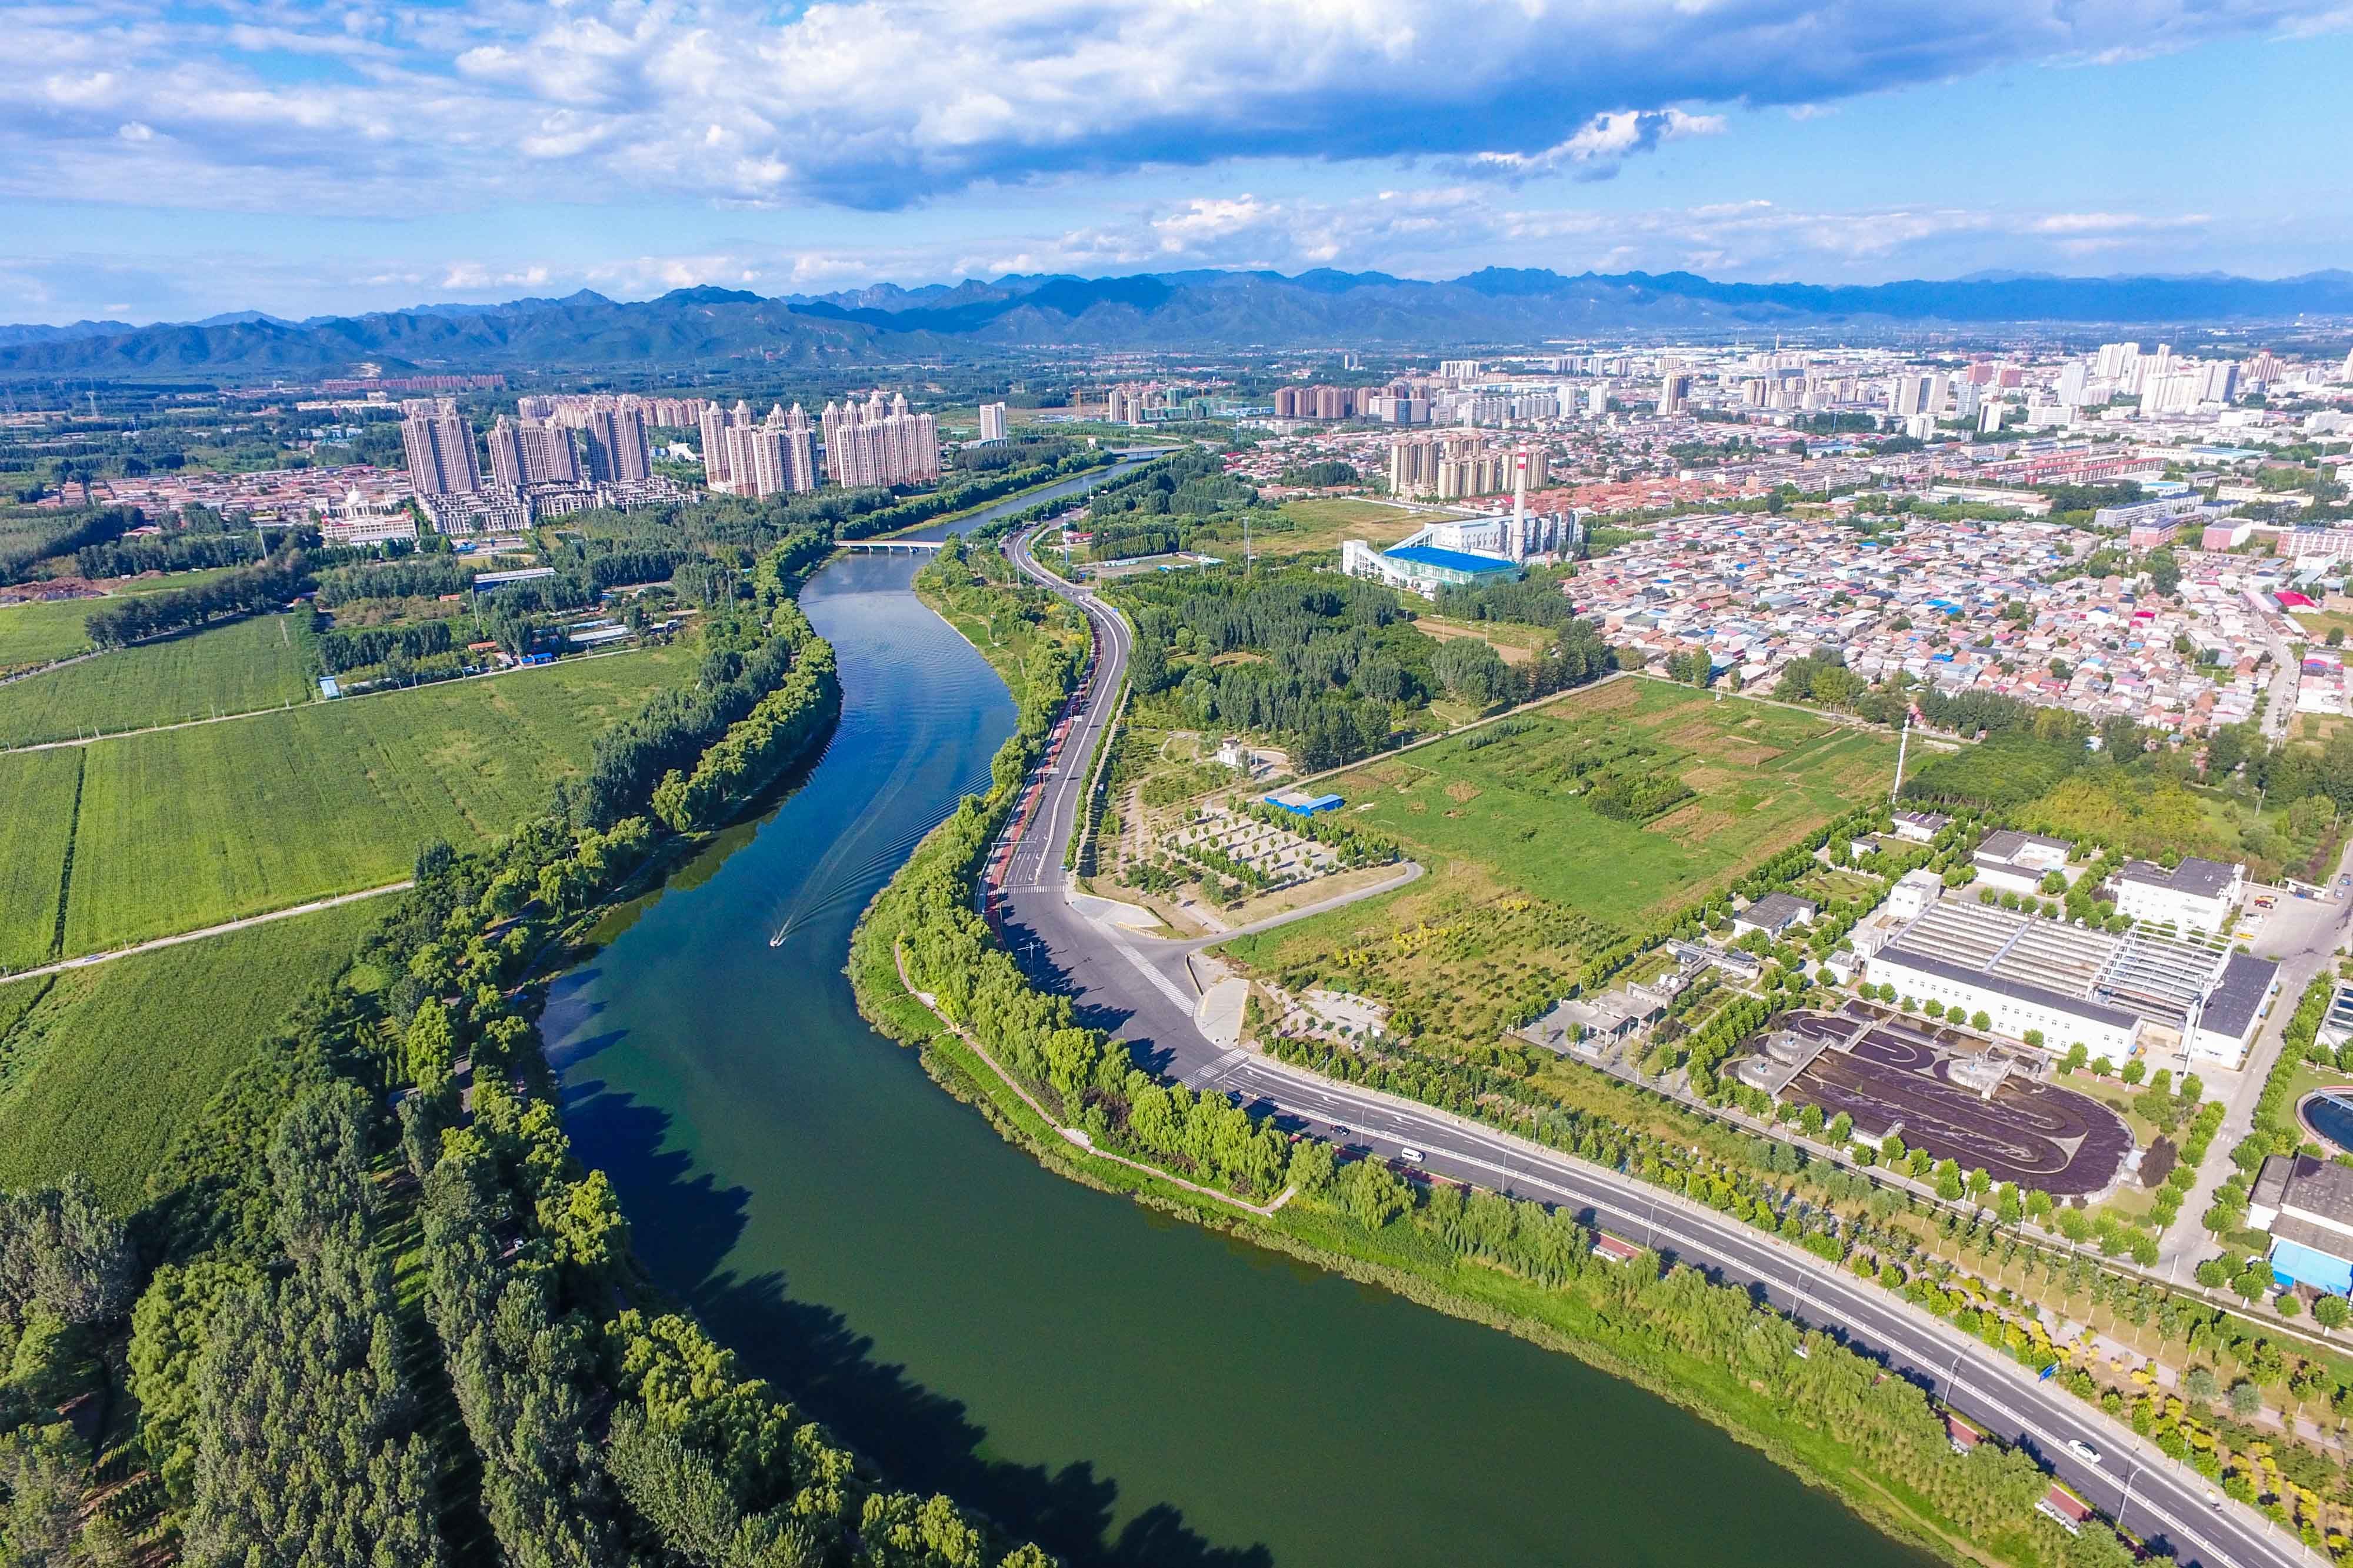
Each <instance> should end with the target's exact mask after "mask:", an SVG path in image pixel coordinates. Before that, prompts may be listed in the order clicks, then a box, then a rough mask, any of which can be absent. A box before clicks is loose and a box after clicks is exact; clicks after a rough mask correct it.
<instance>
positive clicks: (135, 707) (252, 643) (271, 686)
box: [0, 612, 316, 746]
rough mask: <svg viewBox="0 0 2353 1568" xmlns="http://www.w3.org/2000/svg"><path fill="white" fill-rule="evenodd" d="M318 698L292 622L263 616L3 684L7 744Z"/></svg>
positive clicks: (1, 724) (3, 741) (0, 722)
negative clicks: (299, 648)
mask: <svg viewBox="0 0 2353 1568" xmlns="http://www.w3.org/2000/svg"><path fill="white" fill-rule="evenodd" d="M9 613H13V612H9ZM85 613H87V612H85ZM315 695H316V690H315V689H314V688H313V687H312V685H311V679H310V677H309V676H308V675H306V674H305V673H304V672H303V669H302V661H301V655H300V654H298V653H297V652H296V651H295V647H294V636H293V628H292V626H291V625H290V622H289V621H288V618H287V617H286V616H252V617H250V618H248V619H246V620H242V621H232V622H230V623H229V624H227V626H212V627H208V628H206V630H203V631H199V632H191V633H188V634H186V635H185V636H181V637H165V638H164V639H163V640H162V641H159V642H152V643H142V644H141V645H139V646H138V647H126V648H117V649H114V650H113V651H111V652H109V653H105V654H101V655H100V656H99V657H98V658H92V659H85V660H83V661H82V662H81V663H79V664H71V665H68V666H66V667H65V668H63V669H53V670H49V671H47V673H45V674H41V675H36V676H32V677H30V678H28V679H24V680H19V681H16V682H15V683H14V684H12V685H8V686H0V746H25V745H31V744H34V743H36V742H41V741H65V740H71V739H72V738H73V737H75V736H77V735H88V734H90V733H92V732H97V733H100V734H105V733H111V732H113V731H122V730H140V729H145V728H147V727H148V726H150V725H154V724H173V723H177V722H179V721H182V720H185V719H204V718H208V717H210V716H211V715H213V714H215V713H243V712H250V711H252V710H256V709H260V708H283V707H285V706H286V705H287V704H288V703H300V702H307V701H309V700H311V698H312V697H313V696H315Z"/></svg>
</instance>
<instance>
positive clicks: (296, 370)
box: [0, 268, 2353, 379]
mask: <svg viewBox="0 0 2353 1568" xmlns="http://www.w3.org/2000/svg"><path fill="white" fill-rule="evenodd" d="M2311 316H2327V317H2337V316H2345V317H2353V273H2347V272H2341V271H2330V272H2318V273H2313V274H2310V275H2308V276H2306V277H2302V278H2288V279H2276V280H2271V281H2264V280H2260V279H2246V278H2230V277H2221V276H2200V277H2182V278H2161V277H2137V278H2052V277H2042V276H2034V275H2025V274H2015V273H1990V274H1982V275H1979V276H1977V277H1973V278H1966V279H1950V280H1946V281H1923V280H1915V281H1907V282H1900V283H1880V284H1870V285H1849V286H1837V287H1825V286H1820V285H1815V284H1807V283H1719V282H1715V281H1714V280H1712V279H1705V278H1701V277H1697V276H1695V275H1694V274H1692V273H1688V272H1667V273H1659V274H1651V273H1642V272H1626V273H1616V274H1601V273H1593V272H1587V273H1580V274H1578V275H1577V276H1575V277H1564V276H1562V275H1561V274H1559V273H1556V272H1548V271H1544V270H1540V269H1514V268H1484V269H1482V270H1481V271H1477V272H1472V273H1469V274H1466V275H1465V276H1463V277H1461V278H1455V279H1446V280H1444V281H1440V282H1426V281H1419V280H1416V279H1401V278H1392V277H1389V276H1388V275H1387V274H1385V273H1378V272H1356V273H1350V272H1336V271H1332V270H1329V269H1319V270H1315V271H1312V272H1305V273H1302V274H1300V275H1299V276H1298V277H1295V278H1287V277H1284V276H1283V275H1282V274H1281V273H1276V272H1252V271H1230V272H1229V271H1189V272H1169V273H1146V274H1138V275H1136V276H1133V277H1126V278H1072V277H1064V276H1048V275H1036V274H1026V275H1025V274H1017V275H1008V276H1006V277H1003V278H999V279H995V280H993V281H982V280H979V279H966V280H965V281H964V282H961V283H957V284H955V285H953V286H949V285H944V284H934V285H930V286H927V287H924V288H921V289H902V288H900V287H898V286H896V285H894V284H878V285H875V286H873V287H871V288H867V289H852V290H847V291H843V292H839V293H832V294H818V295H793V296H788V297H786V298H783V299H764V298H762V297H761V296H759V295H757V294H751V293H745V292H743V291H741V290H738V289H717V288H701V289H678V290H675V291H673V292H671V293H669V294H665V295H662V296H661V297H660V298H659V299H656V300H642V301H636V302H628V303H624V302H619V301H616V300H608V299H607V298H605V297H604V296H603V295H601V294H596V293H593V292H590V291H589V290H586V289H583V290H581V291H580V292H579V293H576V294H573V295H569V296H567V297H566V298H564V299H561V300H547V299H527V300H510V301H507V302H506V303H503V304H496V305H475V304H443V305H420V306H416V307H413V308H411V309H409V310H391V311H382V312H377V313H375V314H370V315H364V316H350V317H343V316H331V317H314V318H312V319H311V320H309V321H300V322H294V321H283V320H281V319H280V318H277V317H273V316H268V315H264V314H262V313H260V312H259V311H235V312H231V313H229V314H227V315H222V316H216V317H213V318H210V319H209V320H207V321H198V322H188V323H177V324H174V323H158V324H156V325H153V326H145V327H133V326H131V325H129V324H128V323H124V322H120V321H82V322H77V323H76V324H74V325H72V326H69V327H46V326H23V327H0V375H9V374H14V375H46V374H73V375H95V376H105V375H113V376H153V375H206V376H220V377H225V378H240V379H241V378H249V377H255V376H260V375H268V374H301V375H316V374H339V373H348V372H349V371H351V370H352V369H353V367H355V366H357V365H360V364H363V363H367V364H375V365H379V366H381V367H383V369H384V370H385V372H386V373H387V374H398V373H401V372H404V371H416V370H495V369H500V368H504V367H514V366H522V365H532V366H543V367H552V368H559V369H570V368H586V367H591V366H597V365H611V364H623V363H632V364H645V363H657V364H693V363H713V362H719V361H724V360H727V359H731V358H736V357H740V356H744V355H753V354H756V355H760V356H763V357H764V358H765V359H768V360H772V361H776V362H781V363H787V364H796V365H833V364H842V365H847V364H858V363H893V362H901V361H905V360H909V359H919V358H928V357H934V356H936V355H940V354H946V353H969V352H971V351H972V350H973V349H975V348H982V347H986V348H1043V347H1058V346H1068V347H1090V346H1101V347H1106V348H1160V349H1169V350H1184V349H1188V348H1203V349H1211V348H1224V349H1235V348H1245V347H1253V346H1258V347H1268V348H1293V347H1300V346H1307V345H1319V344H1320V345H1332V346H1338V345H1344V344H1345V345H1350V346H1357V345H1362V346H1375V345H1382V346H1391V347H1400V348H1403V347H1411V348H1440V347H1450V346H1457V345H1461V346H1472V345H1480V344H1497V343H1520V344H1525V343H1533V342H1541V341H1542V340H1544V339H1546V338H1556V337H1564V336H1584V335H1591V334H1595V333H1602V332H1624V333H1630V334H1641V333H1652V332H1655V333H1673V334H1681V335H1689V336H1708V335H1715V334H1725V333H1732V332H1742V331H1757V330H1758V329H1760V328H1762V329H1766V330H1774V329H1783V330H1799V329H1805V328H1826V327H1834V328H1854V329H1858V330H1871V331H1891V330H1902V329H1905V328H1922V327H1934V326H1960V327H1968V326H1976V327H1986V326H1994V325H2001V324H2010V323H2020V324H2024V323H2045V324H2063V325H2074V326H2091V325H2106V324H2113V325H2116V326H2118V327H2127V326H2148V327H2159V326H2164V325H2168V324H2180V323H2191V322H2217V321H2232V322H2254V321H2292V320H2295V319H2296V318H2298V317H2311Z"/></svg>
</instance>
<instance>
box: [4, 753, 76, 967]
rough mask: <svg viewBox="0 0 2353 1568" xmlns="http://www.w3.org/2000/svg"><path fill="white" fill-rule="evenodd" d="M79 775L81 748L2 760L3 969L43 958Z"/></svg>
mask: <svg viewBox="0 0 2353 1568" xmlns="http://www.w3.org/2000/svg"><path fill="white" fill-rule="evenodd" d="M80 776H81V753H80V752H78V751H71V750H69V751H62V752H26V753H25V754H23V755H21V756H14V757H0V801H5V802H6V803H7V809H6V810H5V811H0V970H18V969H32V968H35V967H37V965H39V964H41V963H46V962H47V960H48V956H49V947H50V944H51V943H52V942H55V941H56V939H57V930H58V879H60V878H61V877H62V876H63V875H64V873H65V865H66V846H67V845H68V844H69V842H71V841H72V837H73V811H74V786H75V784H76V783H77V782H78V781H79V778H80Z"/></svg>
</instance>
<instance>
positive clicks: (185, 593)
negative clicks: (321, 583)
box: [86, 550, 311, 647]
mask: <svg viewBox="0 0 2353 1568" xmlns="http://www.w3.org/2000/svg"><path fill="white" fill-rule="evenodd" d="M310 585H311V566H310V560H309V558H308V557H307V556H306V555H304V553H303V552H301V551H300V550H286V551H283V552H280V553H278V554H276V555H273V556H271V557H270V558H269V560H267V561H264V562H262V563H260V564H259V565H257V566H248V567H247V568H245V569H244V570H243V571H239V572H232V573H230V574H228V575H227V576H226V577H216V578H215V579H214V580H213V581H211V582H209V583H199V584H195V586H194V587H189V588H179V589H174V590H173V591H171V592H169V593H162V594H134V595H126V596H124V597H122V598H121V599H117V600H110V601H109V602H108V604H107V607H106V608H104V609H101V610H100V611H98V612H96V613H95V614H93V615H92V616H90V619H89V621H88V622H87V623H86V624H87V625H88V626H89V628H90V641H92V642H94V643H96V644H97V645H98V646H99V647H123V646H125V645H126V644H129V643H134V642H138V641H141V640H142V639H143V638H147V637H161V636H163V635H164V633H166V632H177V631H186V630H189V629H191V628H193V627H196V626H205V625H206V624H207V623H209V622H212V621H216V620H221V619H223V618H225V617H227V616H254V615H260V614H263V613H265V612H267V611H269V610H275V609H278V608H280V607H282V606H283V605H285V604H286V603H287V602H288V601H290V600H291V599H293V598H294V597H295V596H296V595H300V594H301V593H303V592H305V591H306V590H308V589H309V587H310Z"/></svg>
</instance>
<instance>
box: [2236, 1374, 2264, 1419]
mask: <svg viewBox="0 0 2353 1568" xmlns="http://www.w3.org/2000/svg"><path fill="white" fill-rule="evenodd" d="M2262 1409H2263V1390H2262V1389H2260V1388H2257V1387H2256V1386H2255V1385H2254V1384H2252V1383H2249V1382H2247V1381H2246V1380H2245V1379H2243V1378H2242V1379H2241V1380H2240V1381H2238V1382H2237V1383H2234V1384H2232V1385H2231V1414H2232V1415H2235V1416H2237V1417H2238V1418H2239V1419H2240V1420H2242V1421H2252V1420H2253V1419H2254V1418H2255V1414H2256V1412H2258V1411H2260V1410H2262Z"/></svg>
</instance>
